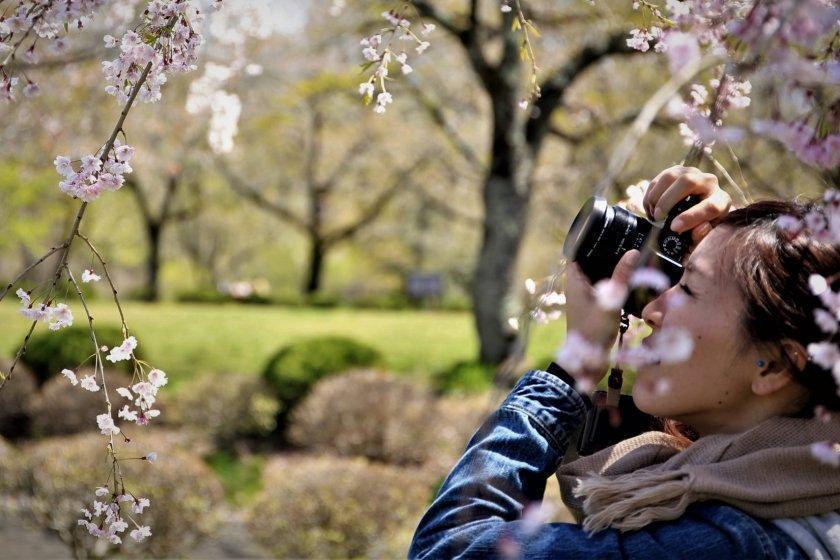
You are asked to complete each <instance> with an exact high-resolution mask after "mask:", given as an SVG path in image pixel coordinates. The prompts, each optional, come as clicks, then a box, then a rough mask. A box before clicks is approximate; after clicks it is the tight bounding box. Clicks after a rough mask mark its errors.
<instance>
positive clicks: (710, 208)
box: [642, 165, 732, 246]
mask: <svg viewBox="0 0 840 560" xmlns="http://www.w3.org/2000/svg"><path fill="white" fill-rule="evenodd" d="M688 195H695V196H697V197H698V198H699V199H700V202H698V203H697V204H695V205H694V206H692V207H691V208H689V209H688V210H686V211H685V212H683V213H681V214H679V215H678V216H677V217H675V218H674V220H673V221H672V222H671V229H672V230H674V231H675V232H676V233H682V232H684V231H688V230H691V240H692V242H693V243H694V245H695V246H696V245H697V244H698V243H700V241H701V240H702V239H703V238H704V237H706V235H708V234H709V232H710V231H712V224H711V222H712V221H713V220H715V219H717V218H719V217H720V216H723V215H725V214H727V213H728V212H729V209H730V208H731V206H732V198H731V197H730V196H729V195H728V194H727V193H726V191H724V190H723V189H721V188H720V186H719V185H718V180H717V177H715V176H714V175H712V174H711V173H703V172H702V171H700V170H699V169H697V168H696V167H682V166H679V165H675V166H673V167H669V168H668V169H666V170H664V171H662V172H661V173H660V174H659V175H657V176H656V178H654V179H653V181H651V182H650V185H648V188H647V191H646V192H645V195H644V198H643V200H642V202H643V204H644V207H645V211H646V212H647V214H648V218H649V219H650V220H652V221H656V222H658V221H661V220H664V219H665V218H666V217H667V216H668V212H669V211H670V210H671V208H673V207H674V205H675V204H677V203H678V202H679V201H681V200H683V199H684V198H685V197H687V196H688Z"/></svg>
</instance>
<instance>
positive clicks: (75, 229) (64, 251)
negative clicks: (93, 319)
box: [0, 62, 152, 391]
mask: <svg viewBox="0 0 840 560" xmlns="http://www.w3.org/2000/svg"><path fill="white" fill-rule="evenodd" d="M151 69H152V63H151V62H149V63H148V64H146V67H145V69H144V70H143V73H142V74H140V77H139V78H138V79H137V82H136V83H135V84H134V87H133V88H132V90H131V93H130V95H129V96H128V101H127V102H126V104H125V107H123V110H122V112H121V113H120V116H119V118H118V119H117V124H116V125H115V126H114V129H113V130H112V131H111V136H110V137H109V138H108V140H107V142H105V146H104V148H103V149H102V155H101V156H100V157H99V161H100V162H101V163H103V164H104V163H105V162H106V161H107V160H108V156H109V154H110V153H111V150H112V149H113V148H114V142H115V141H116V140H117V136H118V135H119V133H120V132H121V131H122V127H123V123H125V119H126V117H128V112H129V111H130V110H131V107H132V105H133V104H134V101H135V99H137V94H138V93H139V92H140V87H141V86H142V85H143V83H144V82H145V81H146V78H147V77H148V76H149V72H150V71H151ZM87 205H88V203H87V202H82V204H81V206H79V211H78V212H77V213H76V218H75V219H74V220H73V226H72V227H71V228H70V234H69V235H68V236H67V239H66V240H65V241H64V243H63V244H61V245H59V246H58V249H57V250H61V255H60V257H59V261H58V265H57V266H56V268H55V273H54V274H53V279H52V283H51V285H50V289H49V292H48V294H47V297H46V299H47V300H49V298H50V297H51V296H52V294H53V292H54V291H55V287H56V285H57V284H58V281H59V279H60V278H61V271H62V269H64V268H66V267H65V265H66V263H67V257H68V255H69V253H70V247H71V245H72V244H73V239H74V238H75V237H76V235H77V234H78V233H79V225H80V224H81V223H82V218H83V217H84V215H85V210H86V209H87ZM41 262H42V261H41ZM31 268H32V267H30V268H29V270H31ZM112 288H113V285H112ZM8 289H9V288H6V291H8ZM4 295H5V292H4ZM114 295H115V298H116V290H114ZM118 305H119V303H118ZM120 315H122V310H121V309H120ZM37 323H38V321H37V320H34V321H32V325H31V326H30V327H29V332H28V333H27V335H26V338H24V341H23V345H22V346H21V347H20V349H19V350H18V352H17V354H16V355H15V358H14V360H13V361H12V364H11V366H10V367H9V371H8V372H6V374H5V375H4V376H3V378H2V379H0V391H2V390H3V387H5V386H6V381H8V380H9V379H11V378H12V375H13V374H14V371H15V367H16V366H17V363H18V361H20V358H21V357H22V356H23V355H24V354H25V353H26V344H27V343H28V342H29V338H30V337H31V336H32V332H33V331H34V330H35V325H36V324H37ZM123 331H124V332H127V329H126V327H125V319H124V318H123Z"/></svg>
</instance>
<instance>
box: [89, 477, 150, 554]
mask: <svg viewBox="0 0 840 560" xmlns="http://www.w3.org/2000/svg"><path fill="white" fill-rule="evenodd" d="M94 496H95V498H94V500H93V502H92V503H91V507H90V508H86V507H83V508H82V509H81V514H82V517H81V518H79V521H78V524H79V525H80V526H82V527H84V528H85V529H87V531H88V533H90V534H91V535H93V536H94V537H97V538H102V539H106V540H107V541H108V542H110V543H111V544H121V543H122V537H120V533H124V532H125V531H126V530H127V529H128V527H129V524H128V522H127V521H126V520H125V519H124V518H123V515H125V516H126V517H128V520H129V521H131V523H132V524H133V525H134V527H135V528H134V529H132V530H131V531H129V535H130V536H131V538H132V539H134V540H135V541H137V542H142V541H144V540H145V539H146V538H148V537H150V536H151V535H152V530H151V528H150V527H148V526H145V525H139V524H138V523H137V522H136V521H135V520H134V518H133V517H132V516H131V513H135V514H137V515H140V514H142V513H143V510H145V509H146V508H147V507H149V505H150V502H149V499H148V498H138V497H136V496H134V495H132V494H130V493H126V492H122V493H120V494H114V493H112V492H111V490H110V489H109V488H108V487H107V486H100V487H99V488H97V489H96V490H95V491H94ZM106 496H108V497H109V498H110V499H109V500H106V501H100V500H102V499H103V498H105V497H106Z"/></svg>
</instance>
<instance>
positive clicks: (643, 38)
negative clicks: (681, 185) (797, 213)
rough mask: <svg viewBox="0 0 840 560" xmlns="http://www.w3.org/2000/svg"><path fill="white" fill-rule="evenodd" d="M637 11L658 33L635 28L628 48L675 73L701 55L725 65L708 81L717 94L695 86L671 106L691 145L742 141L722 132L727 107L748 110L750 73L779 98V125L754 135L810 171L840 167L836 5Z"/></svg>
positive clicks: (787, 0)
mask: <svg viewBox="0 0 840 560" xmlns="http://www.w3.org/2000/svg"><path fill="white" fill-rule="evenodd" d="M640 6H644V7H645V8H646V9H648V10H649V11H650V12H651V15H652V16H653V17H654V18H656V19H657V20H658V21H659V23H660V24H661V27H660V26H652V27H650V28H648V29H634V30H633V31H632V32H631V34H630V37H629V38H628V39H627V44H628V45H629V46H630V47H632V48H635V49H638V50H640V51H647V50H649V49H650V48H651V47H652V48H653V50H655V51H657V52H664V53H665V55H666V56H667V58H668V66H669V68H670V70H671V71H672V72H677V71H678V70H679V69H680V68H683V67H684V66H685V65H686V64H688V63H690V62H693V61H696V60H697V59H699V58H700V57H701V55H702V52H703V51H706V52H714V53H717V54H719V55H721V56H722V57H723V58H724V60H725V61H726V66H725V68H726V70H725V71H724V70H720V71H719V78H718V79H716V80H713V81H712V82H711V83H710V86H711V88H712V89H713V90H714V91H715V92H716V95H715V96H713V97H710V96H708V93H707V90H706V88H705V87H703V86H701V85H699V84H694V85H693V86H692V88H691V91H690V100H689V101H688V102H686V103H683V102H680V101H676V102H675V103H673V104H672V106H671V111H670V112H671V114H672V116H676V117H678V118H679V119H680V120H681V121H682V126H681V127H680V131H681V133H682V135H683V137H684V138H685V140H686V142H687V143H688V144H696V145H698V146H703V147H705V148H706V149H707V151H708V149H709V147H710V146H711V145H712V144H713V143H714V142H715V141H716V140H725V141H727V142H735V141H738V140H740V139H741V138H742V137H743V135H744V132H743V131H741V130H738V129H735V128H733V127H723V126H722V124H723V123H722V120H723V118H724V117H725V113H726V110H727V109H729V108H743V107H746V106H747V105H748V104H749V94H750V87H751V86H750V82H749V81H748V80H746V79H744V78H738V77H736V74H738V73H741V74H751V75H753V76H755V77H756V78H760V79H761V80H762V81H763V82H764V83H766V86H767V87H768V91H769V92H770V96H771V97H774V98H776V99H778V107H774V109H775V111H774V112H775V113H777V115H776V116H774V120H772V121H756V122H754V123H753V124H752V126H751V129H752V131H753V132H754V133H756V134H760V135H763V136H766V137H769V138H772V139H774V140H776V141H778V142H780V143H781V144H783V145H784V146H786V147H787V148H788V149H789V150H790V151H792V152H793V153H794V154H795V155H796V156H797V157H798V158H799V159H800V160H802V161H803V162H805V163H806V164H808V165H811V166H814V167H817V168H821V169H833V168H835V167H837V166H838V165H840V155H838V154H840V151H838V145H840V111H838V107H840V94H838V90H837V84H838V82H840V57H838V48H839V47H838V44H837V41H836V28H837V21H838V18H840V7H838V6H837V4H836V3H835V2H824V1H821V0H771V1H767V2H748V1H738V2H707V1H705V0H685V1H678V0H667V2H666V11H667V13H668V16H666V15H664V14H663V13H662V12H661V11H660V10H659V8H657V7H656V6H655V5H654V4H652V3H650V2H636V3H634V7H636V8H638V7H640ZM713 108H714V109H713Z"/></svg>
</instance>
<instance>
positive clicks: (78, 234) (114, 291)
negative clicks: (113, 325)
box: [76, 232, 128, 338]
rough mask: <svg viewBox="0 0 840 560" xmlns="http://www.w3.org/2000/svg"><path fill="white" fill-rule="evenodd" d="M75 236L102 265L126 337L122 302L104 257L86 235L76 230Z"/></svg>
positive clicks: (126, 328) (126, 326)
mask: <svg viewBox="0 0 840 560" xmlns="http://www.w3.org/2000/svg"><path fill="white" fill-rule="evenodd" d="M76 237H78V238H79V239H81V240H82V241H84V242H85V244H87V246H88V247H89V248H90V250H91V252H92V253H93V254H94V255H96V258H97V260H98V261H99V264H100V265H101V266H102V270H103V272H104V273H105V279H106V280H107V281H108V285H109V286H110V287H111V292H112V294H113V296H114V304H115V305H116V306H117V311H118V312H119V314H120V323H121V324H122V331H123V338H128V325H127V324H126V321H125V314H124V313H123V308H122V304H120V299H119V297H117V288H116V286H115V285H114V281H113V280H112V279H111V273H110V272H108V266H107V264H106V262H105V259H103V258H102V254H101V253H100V252H99V251H98V250H97V249H96V247H94V246H93V243H91V242H90V239H88V238H87V236H85V235H83V234H82V233H81V232H76Z"/></svg>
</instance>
